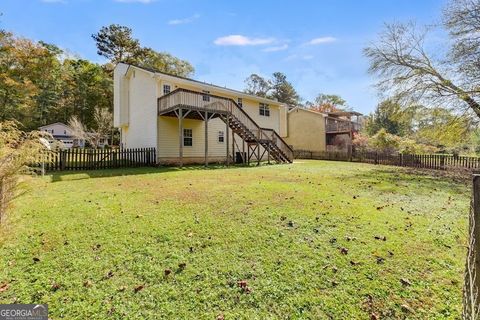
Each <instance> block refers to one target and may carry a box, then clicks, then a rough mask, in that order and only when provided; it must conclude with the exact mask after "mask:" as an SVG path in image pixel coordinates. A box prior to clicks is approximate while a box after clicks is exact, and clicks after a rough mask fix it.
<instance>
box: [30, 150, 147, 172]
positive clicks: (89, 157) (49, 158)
mask: <svg viewBox="0 0 480 320" xmlns="http://www.w3.org/2000/svg"><path fill="white" fill-rule="evenodd" d="M42 163H43V164H44V166H45V170H46V171H57V170H95V169H110V168H130V167H144V166H153V165H155V164H156V150H155V148H135V149H66V150H59V151H52V152H48V153H45V154H42V155H39V159H38V161H37V163H35V164H34V165H33V166H34V167H38V168H40V167H41V166H42Z"/></svg>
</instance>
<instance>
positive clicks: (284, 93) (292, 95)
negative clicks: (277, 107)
mask: <svg viewBox="0 0 480 320" xmlns="http://www.w3.org/2000/svg"><path fill="white" fill-rule="evenodd" d="M245 84H246V88H245V89H244V91H245V92H246V93H248V94H253V95H256V96H259V97H263V98H269V99H275V100H277V101H279V102H282V103H286V104H288V105H292V106H295V105H297V104H298V103H299V102H300V97H299V95H298V94H297V92H296V90H295V88H294V87H293V85H292V84H291V83H290V82H288V81H287V76H286V75H285V74H283V73H281V72H275V73H273V75H272V79H265V78H263V77H261V76H259V75H258V74H255V73H253V74H251V75H250V76H249V77H248V78H247V79H245Z"/></svg>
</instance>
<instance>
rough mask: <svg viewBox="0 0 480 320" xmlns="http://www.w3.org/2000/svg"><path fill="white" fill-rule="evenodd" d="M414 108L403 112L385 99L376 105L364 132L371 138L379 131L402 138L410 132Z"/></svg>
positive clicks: (398, 106) (392, 102)
mask: <svg viewBox="0 0 480 320" xmlns="http://www.w3.org/2000/svg"><path fill="white" fill-rule="evenodd" d="M414 108H415V107H411V108H409V110H405V109H403V108H402V106H401V105H400V104H398V103H397V102H396V101H395V100H392V99H387V100H385V101H382V102H381V103H380V104H378V105H377V107H376V109H375V111H374V113H373V114H371V115H370V116H369V117H368V118H367V120H366V124H365V131H366V132H367V133H368V134H369V135H370V136H373V135H374V134H376V133H377V132H378V131H380V130H381V129H384V130H385V131H386V132H387V133H390V134H394V135H398V136H404V135H406V134H408V133H410V131H411V125H412V117H413V115H412V112H414Z"/></svg>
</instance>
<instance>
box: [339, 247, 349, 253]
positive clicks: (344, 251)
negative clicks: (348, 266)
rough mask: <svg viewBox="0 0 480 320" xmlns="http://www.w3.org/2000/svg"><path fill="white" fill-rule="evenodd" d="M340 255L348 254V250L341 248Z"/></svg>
mask: <svg viewBox="0 0 480 320" xmlns="http://www.w3.org/2000/svg"><path fill="white" fill-rule="evenodd" d="M340 253H341V254H348V249H347V248H340Z"/></svg>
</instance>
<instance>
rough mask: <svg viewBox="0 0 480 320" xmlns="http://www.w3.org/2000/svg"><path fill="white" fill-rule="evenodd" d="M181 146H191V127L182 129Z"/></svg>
mask: <svg viewBox="0 0 480 320" xmlns="http://www.w3.org/2000/svg"><path fill="white" fill-rule="evenodd" d="M183 146H184V147H191V146H193V131H192V129H183Z"/></svg>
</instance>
